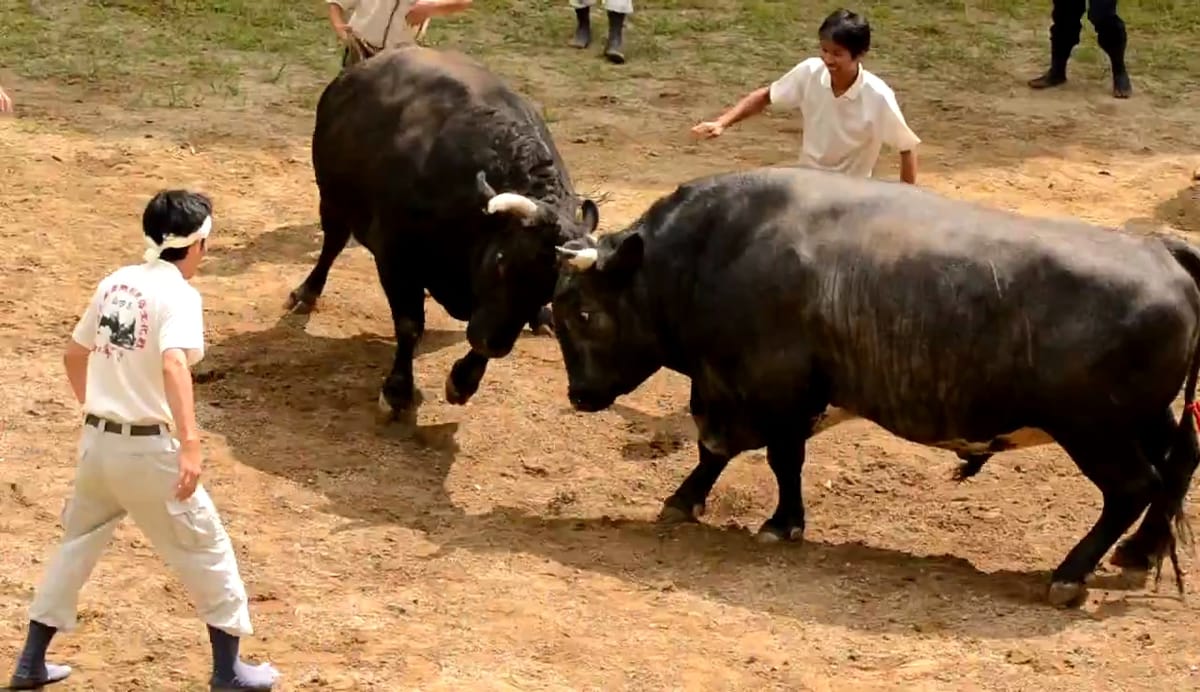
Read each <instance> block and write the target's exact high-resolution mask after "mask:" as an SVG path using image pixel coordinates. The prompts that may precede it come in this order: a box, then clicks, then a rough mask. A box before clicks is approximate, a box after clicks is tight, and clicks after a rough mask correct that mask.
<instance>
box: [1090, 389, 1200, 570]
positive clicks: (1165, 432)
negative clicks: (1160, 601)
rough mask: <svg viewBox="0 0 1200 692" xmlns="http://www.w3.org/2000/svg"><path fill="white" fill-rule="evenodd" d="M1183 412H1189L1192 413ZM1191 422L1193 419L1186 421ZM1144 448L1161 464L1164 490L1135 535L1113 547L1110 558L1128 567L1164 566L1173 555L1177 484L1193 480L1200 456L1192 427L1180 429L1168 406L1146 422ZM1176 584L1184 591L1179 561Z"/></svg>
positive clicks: (1177, 496) (1157, 497)
mask: <svg viewBox="0 0 1200 692" xmlns="http://www.w3.org/2000/svg"><path fill="white" fill-rule="evenodd" d="M1184 415H1188V416H1190V415H1191V414H1190V413H1185V414H1184ZM1185 424H1186V425H1188V426H1190V424H1191V422H1190V421H1185ZM1181 433H1182V434H1183V435H1184V439H1183V441H1182V445H1181V446H1180V448H1179V449H1177V450H1175V451H1174V452H1173V453H1172V450H1171V446H1172V444H1173V443H1174V441H1175V439H1176V435H1178V434H1181ZM1141 437H1142V441H1141V444H1142V450H1143V452H1144V453H1145V454H1146V456H1147V458H1149V459H1151V460H1152V461H1153V463H1154V464H1155V465H1156V466H1157V467H1158V470H1159V475H1160V476H1162V485H1161V489H1160V490H1161V491H1160V492H1159V493H1158V494H1157V495H1156V496H1155V497H1154V499H1153V500H1152V501H1151V502H1150V508H1149V509H1148V510H1147V511H1146V516H1145V517H1144V518H1143V519H1142V523H1141V525H1140V526H1138V528H1137V531H1135V532H1134V533H1133V535H1132V536H1130V537H1129V538H1127V539H1125V540H1124V541H1122V542H1121V543H1120V545H1118V546H1117V549H1116V550H1115V551H1113V556H1112V559H1111V560H1110V562H1111V563H1112V564H1113V565H1115V566H1117V567H1123V568H1126V569H1137V570H1149V569H1150V568H1151V567H1155V566H1158V567H1161V564H1162V558H1163V557H1164V556H1166V555H1170V556H1171V558H1172V561H1173V562H1175V561H1176V559H1177V558H1176V556H1175V555H1173V551H1174V550H1175V536H1174V534H1173V533H1172V531H1171V522H1172V519H1173V517H1174V515H1175V513H1176V512H1177V511H1179V510H1180V504H1181V502H1180V497H1179V492H1178V490H1174V492H1173V489H1178V488H1187V487H1188V485H1189V484H1190V483H1191V480H1192V474H1193V473H1194V472H1195V469H1196V460H1197V459H1198V458H1200V445H1197V440H1196V437H1195V436H1194V435H1192V434H1191V432H1190V430H1189V429H1187V428H1185V429H1184V430H1180V429H1179V428H1178V427H1177V425H1176V418H1175V414H1174V413H1173V412H1172V411H1171V410H1170V409H1169V408H1168V409H1167V410H1166V411H1165V412H1164V413H1163V415H1162V416H1161V417H1159V418H1158V419H1156V420H1155V422H1154V423H1153V424H1152V425H1150V426H1147V429H1146V431H1145V432H1144V433H1143V434H1142V436H1141ZM1175 568H1176V574H1175V580H1176V586H1177V587H1178V588H1179V589H1180V591H1182V589H1183V585H1182V573H1181V572H1180V570H1179V566H1178V564H1177V563H1176V564H1175Z"/></svg>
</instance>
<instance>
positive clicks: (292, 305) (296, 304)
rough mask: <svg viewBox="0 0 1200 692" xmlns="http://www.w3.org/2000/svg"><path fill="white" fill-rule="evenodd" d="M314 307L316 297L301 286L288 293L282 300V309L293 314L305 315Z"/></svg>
mask: <svg viewBox="0 0 1200 692" xmlns="http://www.w3.org/2000/svg"><path fill="white" fill-rule="evenodd" d="M316 307H317V297H316V296H315V295H313V294H312V293H310V292H308V291H306V290H304V287H303V286H301V287H300V288H297V289H295V290H294V291H292V292H291V293H289V294H288V297H287V300H285V301H284V302H283V309H284V310H286V311H288V312H290V313H292V314H293V315H307V314H308V313H310V312H312V311H313V310H314V309H315V308H316Z"/></svg>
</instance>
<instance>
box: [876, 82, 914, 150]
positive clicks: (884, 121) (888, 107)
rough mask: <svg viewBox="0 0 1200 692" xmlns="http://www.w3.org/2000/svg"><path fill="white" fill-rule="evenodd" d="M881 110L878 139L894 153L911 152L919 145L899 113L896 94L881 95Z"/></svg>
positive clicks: (902, 115)
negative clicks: (894, 151) (893, 150)
mask: <svg viewBox="0 0 1200 692" xmlns="http://www.w3.org/2000/svg"><path fill="white" fill-rule="evenodd" d="M883 102H884V104H883V108H882V111H883V112H882V113H880V116H879V121H878V123H879V139H880V140H881V141H882V142H883V143H884V144H886V145H888V146H889V147H891V148H893V149H895V150H896V151H911V150H912V149H913V148H915V147H916V146H917V145H918V144H920V143H921V138H920V137H918V136H917V135H916V134H915V133H914V132H913V131H912V129H910V128H909V126H908V123H907V122H905V120H904V114H903V113H901V112H900V104H899V103H897V102H896V94H895V93H893V92H890V91H889V92H888V93H885V94H883Z"/></svg>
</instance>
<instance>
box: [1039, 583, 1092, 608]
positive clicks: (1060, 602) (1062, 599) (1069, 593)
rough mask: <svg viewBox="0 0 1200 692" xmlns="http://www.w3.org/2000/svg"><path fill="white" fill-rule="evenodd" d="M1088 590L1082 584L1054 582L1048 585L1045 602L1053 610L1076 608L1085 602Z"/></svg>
mask: <svg viewBox="0 0 1200 692" xmlns="http://www.w3.org/2000/svg"><path fill="white" fill-rule="evenodd" d="M1087 595H1088V590H1087V587H1086V586H1084V585H1083V584H1079V583H1072V582H1064V581H1056V582H1053V583H1051V584H1050V588H1049V590H1047V592H1046V600H1047V601H1049V602H1050V605H1052V606H1054V607H1055V608H1064V609H1065V608H1078V607H1079V606H1081V605H1083V604H1084V602H1085V601H1087Z"/></svg>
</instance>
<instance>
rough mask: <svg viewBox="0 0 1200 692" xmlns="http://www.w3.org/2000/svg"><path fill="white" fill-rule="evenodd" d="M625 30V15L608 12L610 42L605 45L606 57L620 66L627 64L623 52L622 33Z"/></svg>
mask: <svg viewBox="0 0 1200 692" xmlns="http://www.w3.org/2000/svg"><path fill="white" fill-rule="evenodd" d="M624 28H625V15H623V14H621V13H620V12H613V11H612V10H609V11H608V42H607V43H605V44H604V57H606V58H608V61H609V62H611V63H616V64H618V65H620V64H621V63H623V62H625V54H624V53H622V52H621V39H622V36H621V33H622V30H623V29H624Z"/></svg>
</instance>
